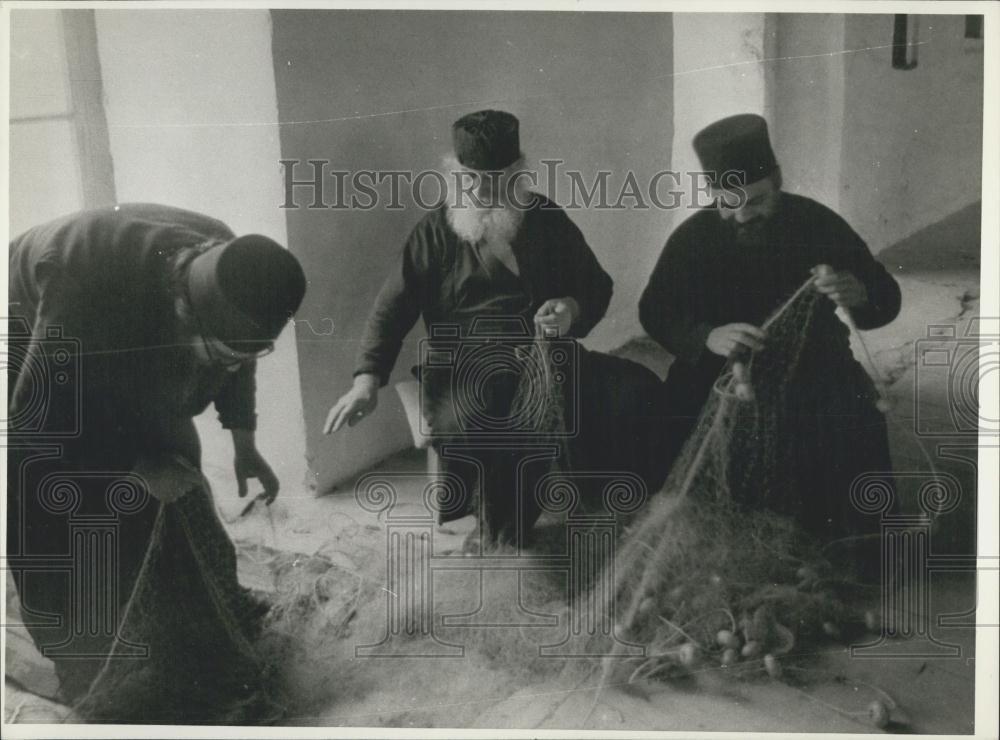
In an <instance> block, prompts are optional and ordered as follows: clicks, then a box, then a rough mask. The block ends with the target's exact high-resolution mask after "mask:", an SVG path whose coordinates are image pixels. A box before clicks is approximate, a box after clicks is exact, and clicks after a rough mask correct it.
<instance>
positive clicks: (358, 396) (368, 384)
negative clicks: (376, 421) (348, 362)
mask: <svg viewBox="0 0 1000 740" xmlns="http://www.w3.org/2000/svg"><path fill="white" fill-rule="evenodd" d="M378 387H379V380H378V376H376V375H370V374H368V373H362V374H361V375H355V376H354V385H353V386H352V387H351V390H349V391H347V393H345V394H344V395H342V396H341V397H340V398H338V399H337V402H336V403H335V404H333V406H332V407H331V408H330V413H328V414H327V415H326V421H325V422H324V423H323V434H330V433H331V432H336V431H338V430H340V429H341V427H343V426H344V424H347V426H350V427H353V426H354V425H355V424H357V423H358V422H359V421H361V420H362V419H364V418H365V417H366V416H368V415H369V414H371V413H372V412H373V411H375V408H376V407H377V406H378Z"/></svg>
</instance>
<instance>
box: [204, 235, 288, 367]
mask: <svg viewBox="0 0 1000 740" xmlns="http://www.w3.org/2000/svg"><path fill="white" fill-rule="evenodd" d="M187 282H188V296H189V298H190V300H191V308H192V309H193V311H194V313H195V316H196V318H197V320H198V323H199V324H200V325H201V327H202V328H203V329H204V330H205V331H206V332H207V333H209V334H211V335H212V336H213V337H215V338H216V339H219V340H220V341H222V342H223V343H224V344H225V345H226V346H228V347H230V348H231V349H234V350H236V351H238V352H259V351H261V350H263V349H265V348H266V347H267V346H269V345H270V344H271V343H272V342H273V341H274V340H275V339H276V338H277V337H278V335H279V334H280V333H281V330H282V329H283V328H284V326H285V324H286V323H288V320H289V319H290V318H291V317H292V315H293V314H294V313H295V311H296V310H298V307H299V304H301V303H302V298H303V296H304V295H305V292H306V277H305V273H304V272H303V271H302V266H301V265H300V264H299V261H298V260H297V259H296V258H295V257H294V256H293V255H292V254H291V252H289V251H288V250H287V249H285V248H284V247H282V246H281V245H280V244H278V243H277V242H275V241H273V240H272V239H268V238H267V237H266V236H261V235H259V234H250V235H248V236H241V237H238V238H236V239H233V240H232V241H229V242H226V243H225V244H220V245H218V246H215V247H212V248H210V249H208V250H207V251H205V252H203V253H202V254H200V255H198V256H197V257H196V258H195V259H194V260H192V261H191V266H190V268H189V271H188V280H187Z"/></svg>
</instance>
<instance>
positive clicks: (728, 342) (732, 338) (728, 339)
mask: <svg viewBox="0 0 1000 740" xmlns="http://www.w3.org/2000/svg"><path fill="white" fill-rule="evenodd" d="M765 338H766V336H765V334H764V332H763V331H762V330H760V329H759V328H757V327H756V326H754V325H753V324H724V325H723V326H717V327H715V328H714V329H712V331H711V332H709V334H708V339H706V340H705V346H706V347H708V349H709V350H710V351H711V352H713V353H715V354H717V355H720V356H721V357H729V356H730V355H733V354H737V353H739V352H744V351H746V350H751V351H753V352H756V351H758V350H761V349H763V348H764V339H765Z"/></svg>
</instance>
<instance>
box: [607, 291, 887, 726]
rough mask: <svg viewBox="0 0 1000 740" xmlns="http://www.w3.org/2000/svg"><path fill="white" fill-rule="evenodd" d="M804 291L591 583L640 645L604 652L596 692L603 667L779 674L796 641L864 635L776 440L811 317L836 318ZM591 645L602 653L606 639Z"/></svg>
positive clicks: (792, 464)
mask: <svg viewBox="0 0 1000 740" xmlns="http://www.w3.org/2000/svg"><path fill="white" fill-rule="evenodd" d="M811 285H812V280H810V281H807V282H806V283H804V284H803V285H802V286H801V287H800V288H799V289H798V290H797V291H796V292H795V293H794V294H793V295H792V296H791V297H790V298H789V299H788V301H787V302H786V303H785V304H784V305H783V306H781V308H779V309H778V310H777V311H776V312H775V313H774V314H772V316H771V317H770V318H769V319H768V321H767V322H765V324H764V325H763V328H764V329H765V330H766V333H767V343H766V346H765V348H764V349H762V350H760V351H758V352H754V353H753V354H752V355H750V356H746V357H742V358H739V359H737V360H731V361H730V363H729V364H728V366H727V368H726V370H725V371H724V372H723V373H722V375H721V376H720V377H719V378H718V380H717V381H716V383H715V385H714V388H713V392H712V393H711V394H710V397H709V399H708V401H707V402H706V404H705V406H704V408H703V411H702V414H701V416H700V418H699V420H698V422H697V424H696V426H695V429H694V431H693V433H692V434H691V436H690V437H689V438H688V440H687V442H686V444H685V446H684V448H683V449H682V450H681V453H680V455H679V457H678V459H677V461H676V462H675V464H674V466H673V468H672V470H671V473H670V475H669V476H668V478H667V481H666V483H665V485H664V487H663V490H662V491H661V493H660V494H659V495H658V496H657V497H654V499H653V501H652V502H651V504H650V506H649V507H648V508H647V509H646V510H645V511H644V512H643V513H642V514H641V516H640V517H639V518H638V519H637V520H636V521H634V522H633V523H632V524H631V526H630V527H629V528H628V529H627V530H626V532H625V533H624V536H623V537H621V538H620V542H619V546H618V549H617V552H616V557H615V559H614V562H613V565H611V566H609V567H608V569H607V570H606V571H605V572H604V573H603V575H602V576H601V577H600V579H599V582H598V584H597V585H596V587H595V588H596V592H597V593H604V594H608V597H607V601H606V602H605V608H606V609H607V610H609V611H608V612H607V613H609V614H616V613H617V615H618V618H617V624H616V634H618V636H619V637H620V638H621V639H624V640H627V641H628V642H631V643H633V644H638V645H641V646H643V647H644V648H645V650H644V653H643V655H642V656H641V657H636V658H631V657H630V658H624V657H623V656H622V655H621V654H620V653H621V650H620V648H619V647H615V648H614V649H613V650H612V654H610V655H607V654H605V655H604V657H603V658H602V659H601V660H600V672H601V685H602V686H603V685H607V683H608V682H609V680H610V679H611V675H612V673H613V672H614V673H615V679H614V680H615V682H616V683H618V682H620V681H628V682H634V681H637V680H640V679H649V678H655V679H661V680H672V679H678V678H682V677H686V676H690V675H691V672H692V670H693V669H694V668H695V667H697V666H704V665H706V664H714V666H715V667H723V668H727V669H729V670H728V671H727V673H728V675H735V676H740V675H744V676H745V675H748V674H759V675H762V674H764V673H765V672H766V673H767V674H770V675H771V676H772V677H778V676H780V675H781V674H782V671H783V667H782V663H781V656H784V655H786V654H789V653H792V652H793V651H795V650H796V647H797V646H799V648H801V645H802V643H803V642H806V641H810V640H813V639H819V640H823V639H830V638H833V639H836V638H839V637H842V636H844V634H845V633H846V632H848V631H851V632H853V631H864V629H865V627H866V626H867V628H868V630H869V631H870V630H871V629H872V628H873V627H875V625H874V624H873V622H874V617H873V615H872V614H870V613H869V614H867V615H865V616H864V617H861V616H859V615H856V614H854V613H852V612H851V610H850V609H848V607H847V606H846V603H845V599H844V597H845V595H846V594H847V593H849V592H850V591H851V590H852V589H854V588H856V587H857V586H858V585H859V584H858V583H857V581H854V580H853V579H852V576H853V573H851V572H850V569H849V568H846V567H845V564H844V563H840V562H836V563H831V562H828V561H827V560H826V559H825V558H824V555H825V550H824V549H823V547H822V545H823V543H822V541H821V539H820V538H817V537H816V536H815V535H814V534H813V533H811V532H809V531H807V529H805V528H804V527H803V526H802V524H801V519H802V511H803V507H804V506H806V505H807V504H806V502H807V498H806V496H805V495H803V494H804V491H803V490H801V486H802V485H803V484H806V483H807V481H806V480H804V478H803V473H802V466H801V461H797V460H794V459H790V458H791V457H794V455H789V449H791V447H790V446H789V445H787V444H786V443H787V441H788V440H789V438H790V437H789V435H790V434H791V435H794V434H795V433H796V429H795V427H796V424H795V423H794V420H795V417H794V416H790V414H791V413H792V412H793V409H794V408H795V407H794V406H793V405H791V404H790V402H789V396H790V395H793V394H795V393H796V392H797V389H799V388H801V387H802V386H800V385H797V384H798V382H799V379H800V378H801V377H802V376H803V375H807V374H809V373H812V372H813V366H811V365H809V366H806V365H805V364H804V363H808V362H811V360H810V359H809V356H810V354H811V353H813V351H814V350H815V348H816V345H815V342H816V341H817V334H820V335H821V331H819V332H818V331H817V329H818V328H820V327H818V326H817V322H821V321H828V320H830V319H836V317H835V316H832V312H830V311H818V310H817V308H818V307H819V306H820V305H824V304H821V303H820V301H823V300H825V299H823V298H822V297H821V296H819V294H818V293H817V292H816V291H815V290H812V289H810V288H811ZM789 428H791V431H789ZM845 494H846V491H845ZM845 498H846V495H845ZM848 508H849V505H848ZM806 518H808V517H806ZM857 628H860V630H857ZM592 644H593V645H594V649H595V654H600V652H601V649H600V645H602V644H603V645H607V642H606V636H605V635H595V636H594V638H593V639H592ZM604 649H605V650H607V648H604ZM784 670H793V671H794V670H796V668H795V667H794V666H791V665H789V666H786V667H785V668H784ZM595 706H596V699H595ZM883 708H884V707H883ZM887 711H888V710H886V712H876V714H878V715H879V717H881V716H882V714H886V713H887Z"/></svg>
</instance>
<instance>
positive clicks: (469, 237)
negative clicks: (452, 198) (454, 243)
mask: <svg viewBox="0 0 1000 740" xmlns="http://www.w3.org/2000/svg"><path fill="white" fill-rule="evenodd" d="M523 220H524V212H523V211H522V210H521V209H520V208H517V207H515V206H510V205H504V206H500V207H498V208H479V207H476V206H472V205H466V206H463V207H459V208H455V207H454V204H452V203H449V204H448V224H449V225H450V226H451V228H452V229H454V230H455V233H456V234H458V236H459V238H461V239H462V240H463V241H467V242H469V243H470V244H478V243H479V242H480V241H481V240H482V241H485V242H487V243H499V244H509V243H510V242H511V240H513V238H514V236H515V235H516V234H517V230H518V229H519V228H520V227H521V221H523Z"/></svg>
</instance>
